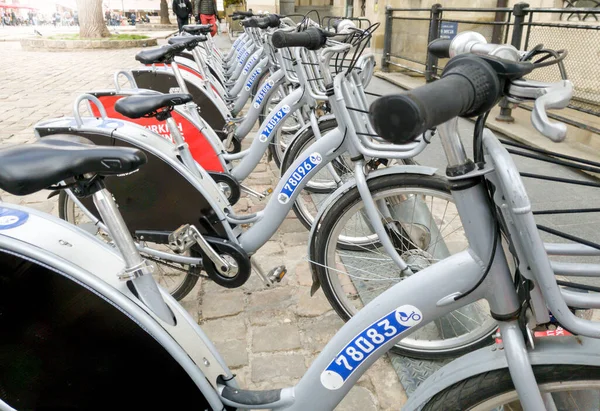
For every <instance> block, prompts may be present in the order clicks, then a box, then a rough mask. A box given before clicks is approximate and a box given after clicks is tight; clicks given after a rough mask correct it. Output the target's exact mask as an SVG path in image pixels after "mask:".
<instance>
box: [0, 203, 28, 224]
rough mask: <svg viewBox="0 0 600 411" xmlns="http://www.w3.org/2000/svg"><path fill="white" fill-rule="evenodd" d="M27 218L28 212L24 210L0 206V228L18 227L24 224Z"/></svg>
mask: <svg viewBox="0 0 600 411" xmlns="http://www.w3.org/2000/svg"><path fill="white" fill-rule="evenodd" d="M28 219H29V214H28V213H26V212H24V211H20V210H13V209H11V208H4V207H0V230H8V229H10V228H15V227H18V226H20V225H23V224H25V223H26V222H27V220H28Z"/></svg>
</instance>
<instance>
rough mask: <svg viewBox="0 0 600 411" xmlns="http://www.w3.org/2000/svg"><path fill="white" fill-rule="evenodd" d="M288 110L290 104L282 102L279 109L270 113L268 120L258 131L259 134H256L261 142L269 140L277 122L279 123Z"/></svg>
mask: <svg viewBox="0 0 600 411" xmlns="http://www.w3.org/2000/svg"><path fill="white" fill-rule="evenodd" d="M289 112H290V106H288V105H287V104H284V105H283V106H281V108H280V109H279V110H277V111H276V112H275V113H273V114H271V115H270V117H269V119H268V120H269V121H268V122H267V123H266V124H265V126H264V127H263V129H262V131H261V132H260V135H259V136H258V139H259V140H260V142H261V143H266V142H267V141H269V137H271V133H272V132H273V130H275V127H277V124H279V123H280V122H281V120H283V119H284V118H285V116H286V115H287V114H288V113H289ZM263 124H264V123H263Z"/></svg>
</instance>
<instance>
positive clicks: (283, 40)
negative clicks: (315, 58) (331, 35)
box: [271, 27, 327, 50]
mask: <svg viewBox="0 0 600 411" xmlns="http://www.w3.org/2000/svg"><path fill="white" fill-rule="evenodd" d="M326 40H327V37H326V36H325V34H324V33H323V31H321V30H320V29H318V28H316V27H311V28H309V29H306V30H305V31H303V32H300V33H296V32H294V33H286V32H285V31H276V32H275V33H273V37H272V38H271V41H272V43H273V47H275V48H278V49H281V48H284V47H305V48H307V49H309V50H318V49H320V48H321V47H323V46H324V45H325V41H326Z"/></svg>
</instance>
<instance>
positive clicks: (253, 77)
mask: <svg viewBox="0 0 600 411" xmlns="http://www.w3.org/2000/svg"><path fill="white" fill-rule="evenodd" d="M261 72H262V69H261V68H260V67H257V68H256V70H254V71H253V72H252V74H250V78H249V79H248V82H247V83H246V91H250V89H251V88H252V84H254V80H256V78H257V77H258V75H259V74H260V73H261ZM257 108H258V107H257Z"/></svg>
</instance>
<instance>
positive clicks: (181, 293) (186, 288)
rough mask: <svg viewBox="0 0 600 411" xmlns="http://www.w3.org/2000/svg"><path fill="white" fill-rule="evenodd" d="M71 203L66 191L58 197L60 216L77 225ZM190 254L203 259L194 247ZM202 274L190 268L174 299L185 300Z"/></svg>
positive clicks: (175, 291) (194, 268) (173, 293)
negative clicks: (71, 210)
mask: <svg viewBox="0 0 600 411" xmlns="http://www.w3.org/2000/svg"><path fill="white" fill-rule="evenodd" d="M70 202H71V198H70V197H69V196H68V195H67V193H66V192H65V191H61V192H60V193H59V195H58V216H59V217H60V218H61V219H62V220H64V221H67V222H68V223H71V224H73V225H77V224H76V221H70V218H69V216H68V214H69V213H68V207H69V203H70ZM73 206H74V207H75V206H76V205H75V204H73ZM189 252H190V256H191V257H197V258H201V257H202V254H201V253H200V252H199V251H197V250H195V249H194V247H192V248H190V250H189ZM158 264H160V263H158ZM200 272H201V269H200V268H199V267H189V268H188V269H187V270H186V273H185V277H184V279H183V281H182V282H181V284H180V285H179V286H178V287H177V288H176V289H174V290H172V291H171V295H172V296H173V298H175V299H176V300H177V301H179V300H181V299H183V298H184V297H185V296H186V295H188V294H189V293H190V291H192V290H193V288H194V287H195V286H196V283H197V282H198V279H199V278H200Z"/></svg>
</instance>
